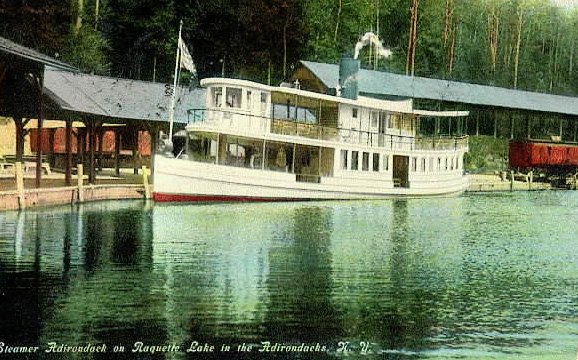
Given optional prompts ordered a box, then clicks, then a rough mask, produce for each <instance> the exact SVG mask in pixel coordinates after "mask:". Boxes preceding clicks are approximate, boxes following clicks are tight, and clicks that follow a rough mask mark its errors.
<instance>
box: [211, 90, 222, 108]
mask: <svg viewBox="0 0 578 360" xmlns="http://www.w3.org/2000/svg"><path fill="white" fill-rule="evenodd" d="M211 90H212V94H211V95H212V97H213V106H215V107H221V106H222V105H223V88H222V87H214V88H212V89H211Z"/></svg>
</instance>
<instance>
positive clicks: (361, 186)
mask: <svg viewBox="0 0 578 360" xmlns="http://www.w3.org/2000/svg"><path fill="white" fill-rule="evenodd" d="M174 143H175V149H174V154H175V156H174V157H173V156H172V155H169V156H164V155H157V156H156V157H155V174H154V181H155V199H156V200H158V201H249V200H252V201H259V200H262V201H273V200H284V201H286V200H307V199H381V198H391V197H420V196H449V195H455V194H459V193H460V192H463V191H465V190H466V189H467V187H468V177H467V176H466V175H465V174H464V171H463V151H462V150H450V149H445V150H438V151H431V150H429V151H411V152H410V151H408V152H403V151H388V150H386V149H380V148H368V147H355V146H350V145H348V144H345V145H343V146H342V147H339V146H335V147H330V146H314V145H311V144H300V143H287V142H279V141H272V140H267V139H256V138H248V137H240V136H233V135H224V134H215V133H200V132H197V133H190V134H189V136H187V137H186V138H181V139H180V141H177V140H175V141H174Z"/></svg>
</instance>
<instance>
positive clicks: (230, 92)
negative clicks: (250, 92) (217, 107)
mask: <svg viewBox="0 0 578 360" xmlns="http://www.w3.org/2000/svg"><path fill="white" fill-rule="evenodd" d="M242 94H243V92H242V90H241V89H239V88H227V107H231V108H240V107H241V98H242Z"/></svg>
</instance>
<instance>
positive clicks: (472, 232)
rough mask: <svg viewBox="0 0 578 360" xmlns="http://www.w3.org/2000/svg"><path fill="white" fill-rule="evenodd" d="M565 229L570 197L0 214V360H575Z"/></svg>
mask: <svg viewBox="0 0 578 360" xmlns="http://www.w3.org/2000/svg"><path fill="white" fill-rule="evenodd" d="M577 220H578V193H576V192H540V193H500V194H491V195H490V194H481V195H467V196H464V197H459V198H454V199H439V200H438V199H424V200H396V201H393V200H392V201H366V202H313V203H311V202H309V203H290V204H226V205H223V204H220V205H196V206H195V205H176V206H175V205H155V206H152V205H151V204H148V203H143V202H140V201H137V202H102V203H93V204H87V205H84V206H81V207H78V208H77V207H75V208H70V207H59V208H51V209H46V210H38V211H27V212H24V213H21V214H18V213H16V212H7V213H0V345H2V344H1V343H4V345H3V346H4V347H3V348H0V351H1V350H4V353H0V359H13V358H30V359H36V358H40V359H108V358H126V359H208V358H215V359H245V358H247V359H565V360H574V359H576V351H577V348H578V241H577V238H578V237H577V236H576V234H577V230H578V225H577ZM265 341H267V342H270V343H271V346H273V345H274V344H275V343H279V344H280V345H293V346H294V347H295V348H292V349H290V351H286V350H283V351H276V352H273V351H268V352H261V351H260V350H265V349H266V348H265V347H264V345H263V343H262V342H265ZM52 342H54V343H56V344H57V345H60V344H64V345H68V346H86V345H87V344H93V345H99V344H105V345H106V346H107V348H106V351H107V352H106V353H104V354H103V353H82V352H74V351H72V350H71V351H72V352H67V353H56V354H53V353H46V352H45V351H46V350H47V349H49V343H52ZM137 342H142V343H143V346H142V347H140V348H139V349H140V350H141V352H137V353H133V352H132V350H133V349H137V348H138V346H137V348H135V345H134V344H135V343H137ZM193 342H198V343H199V345H204V344H205V343H207V344H208V345H209V346H211V345H214V346H215V349H214V351H213V352H201V353H199V352H187V350H188V349H189V348H190V345H191V344H192V343H193ZM340 342H348V343H349V344H348V345H347V350H348V351H343V350H344V348H343V343H341V344H340ZM302 343H304V344H305V345H302ZM163 344H174V345H176V346H180V348H178V349H176V348H175V347H173V348H172V350H174V351H169V350H170V349H168V348H165V349H164V350H162V351H164V352H157V353H154V354H151V353H150V352H146V351H145V350H151V348H147V347H146V346H148V345H163ZM223 344H225V345H228V346H230V350H229V351H228V352H225V351H222V350H221V347H222V345H223ZM243 344H245V346H253V348H252V349H251V351H244V352H242V351H238V346H242V345H243ZM34 345H36V346H39V350H38V352H37V353H32V354H27V355H22V354H21V355H20V357H17V356H15V355H14V354H6V353H5V352H6V351H7V350H6V349H7V346H20V347H22V346H34ZM340 345H341V346H340ZM298 346H301V348H297V347H298ZM304 346H307V347H309V350H313V351H312V352H311V351H310V352H307V351H305V348H304ZM316 346H317V348H315V347H316ZM122 347H124V352H122ZM323 347H325V349H323ZM320 348H321V350H320ZM153 349H154V348H153ZM114 350H117V351H121V352H119V353H116V354H115V353H113V351H114ZM202 350H207V349H206V348H204V349H202ZM244 350H247V348H245V349H244ZM269 350H273V349H269ZM277 350H279V348H277ZM76 351H79V350H78V349H77V350H76Z"/></svg>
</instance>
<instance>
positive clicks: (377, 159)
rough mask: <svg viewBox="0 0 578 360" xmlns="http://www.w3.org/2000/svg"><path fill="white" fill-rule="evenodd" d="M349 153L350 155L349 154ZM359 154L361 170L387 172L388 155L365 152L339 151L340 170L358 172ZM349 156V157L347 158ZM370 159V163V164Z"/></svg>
mask: <svg viewBox="0 0 578 360" xmlns="http://www.w3.org/2000/svg"><path fill="white" fill-rule="evenodd" d="M350 153H351V154H350ZM360 153H361V170H362V171H369V169H370V168H371V170H372V171H375V172H378V171H380V170H381V171H387V169H388V165H389V164H388V155H385V154H380V153H369V152H365V151H349V150H341V169H342V170H359V165H360V164H359V156H360ZM349 155H351V157H350V156H349ZM370 159H371V162H370ZM380 164H381V167H380Z"/></svg>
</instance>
